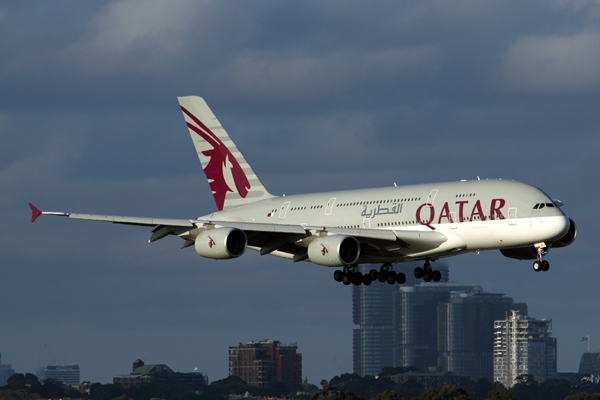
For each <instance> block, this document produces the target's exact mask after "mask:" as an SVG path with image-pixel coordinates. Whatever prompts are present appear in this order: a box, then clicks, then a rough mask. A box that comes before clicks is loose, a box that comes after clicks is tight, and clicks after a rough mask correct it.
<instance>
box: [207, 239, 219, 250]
mask: <svg viewBox="0 0 600 400" xmlns="http://www.w3.org/2000/svg"><path fill="white" fill-rule="evenodd" d="M208 239H209V240H208V247H210V248H211V249H212V248H213V246H216V245H217V244H216V243H215V240H214V239H213V238H211V237H210V236H209V237H208Z"/></svg>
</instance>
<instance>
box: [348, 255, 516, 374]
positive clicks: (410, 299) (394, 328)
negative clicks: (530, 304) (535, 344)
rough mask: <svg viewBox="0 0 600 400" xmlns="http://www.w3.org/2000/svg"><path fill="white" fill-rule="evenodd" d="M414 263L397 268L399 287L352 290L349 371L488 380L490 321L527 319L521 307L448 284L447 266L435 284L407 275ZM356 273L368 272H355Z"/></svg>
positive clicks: (442, 266)
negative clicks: (413, 370) (402, 370)
mask: <svg viewBox="0 0 600 400" xmlns="http://www.w3.org/2000/svg"><path fill="white" fill-rule="evenodd" d="M420 265H421V264H420V263H410V264H403V265H401V266H400V268H401V270H402V272H404V273H405V274H406V275H407V277H408V279H407V282H406V284H404V285H401V286H399V285H388V284H385V283H380V282H374V283H372V284H371V285H370V286H365V285H360V286H354V287H353V292H352V301H353V309H352V317H353V322H354V324H355V325H358V328H356V329H354V331H353V372H354V373H356V374H358V375H360V376H366V375H371V376H376V375H378V374H379V373H380V372H381V369H382V368H384V367H400V366H403V367H417V368H419V369H421V370H422V371H427V370H429V369H430V368H434V369H436V370H439V371H445V372H448V371H452V372H455V373H458V374H463V375H468V376H470V377H471V379H473V380H477V379H479V378H487V379H488V380H490V381H491V380H492V379H493V376H494V372H493V371H494V367H493V353H494V321H495V320H499V319H503V318H506V317H507V314H510V312H511V310H518V311H519V312H520V313H521V314H522V315H526V314H527V305H526V304H524V303H514V302H513V299H512V298H509V297H504V295H503V294H500V293H488V292H484V291H483V289H482V288H481V287H480V286H461V285H459V284H457V283H456V282H448V278H449V273H448V266H447V265H446V264H443V263H439V262H438V265H437V266H436V267H437V269H439V270H440V272H442V280H441V281H440V282H439V283H423V281H422V280H417V279H415V278H414V275H412V271H413V270H414V268H415V266H420ZM394 268H395V269H398V267H397V266H394ZM361 272H363V273H366V272H368V268H366V267H361Z"/></svg>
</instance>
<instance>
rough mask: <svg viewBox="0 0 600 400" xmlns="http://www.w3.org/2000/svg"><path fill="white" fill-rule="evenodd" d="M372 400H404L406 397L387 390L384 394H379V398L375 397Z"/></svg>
mask: <svg viewBox="0 0 600 400" xmlns="http://www.w3.org/2000/svg"><path fill="white" fill-rule="evenodd" d="M371 400H404V395H403V394H402V393H396V392H395V391H393V390H386V391H385V392H383V393H378V394H377V396H375V397H373V399H371Z"/></svg>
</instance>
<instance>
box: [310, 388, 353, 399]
mask: <svg viewBox="0 0 600 400" xmlns="http://www.w3.org/2000/svg"><path fill="white" fill-rule="evenodd" d="M310 398H311V400H364V399H363V398H362V397H358V396H357V395H355V394H354V393H352V392H349V391H346V392H340V391H338V390H337V388H336V387H335V386H329V385H325V386H323V388H322V389H321V390H319V391H318V392H315V393H313V395H312V396H311V397H310Z"/></svg>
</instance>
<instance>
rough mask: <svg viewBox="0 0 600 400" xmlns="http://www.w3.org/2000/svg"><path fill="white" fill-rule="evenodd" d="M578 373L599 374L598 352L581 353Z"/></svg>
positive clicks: (599, 354)
mask: <svg viewBox="0 0 600 400" xmlns="http://www.w3.org/2000/svg"><path fill="white" fill-rule="evenodd" d="M579 373H580V374H590V375H593V376H600V353H590V352H589V351H586V352H585V353H583V354H582V355H581V360H580V361H579Z"/></svg>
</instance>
